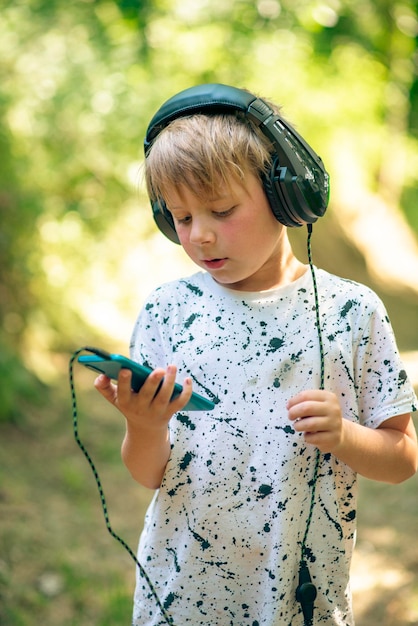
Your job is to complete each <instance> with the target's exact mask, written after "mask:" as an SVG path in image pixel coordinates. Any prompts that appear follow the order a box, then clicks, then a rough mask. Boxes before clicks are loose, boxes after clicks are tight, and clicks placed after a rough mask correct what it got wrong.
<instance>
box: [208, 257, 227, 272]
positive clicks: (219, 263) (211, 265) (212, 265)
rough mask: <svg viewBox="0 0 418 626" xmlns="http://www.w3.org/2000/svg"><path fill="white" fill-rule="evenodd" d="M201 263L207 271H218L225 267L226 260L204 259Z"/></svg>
mask: <svg viewBox="0 0 418 626" xmlns="http://www.w3.org/2000/svg"><path fill="white" fill-rule="evenodd" d="M203 263H204V265H205V266H206V267H207V268H208V270H218V269H220V268H221V267H223V266H224V265H225V263H226V259H204V260H203Z"/></svg>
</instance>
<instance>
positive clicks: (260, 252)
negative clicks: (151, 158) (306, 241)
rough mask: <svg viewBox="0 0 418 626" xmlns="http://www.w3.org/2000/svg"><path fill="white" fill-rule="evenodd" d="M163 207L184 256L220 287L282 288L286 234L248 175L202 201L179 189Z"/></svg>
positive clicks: (260, 191)
mask: <svg viewBox="0 0 418 626" xmlns="http://www.w3.org/2000/svg"><path fill="white" fill-rule="evenodd" d="M168 196H169V197H168V199H167V201H166V204H167V207H168V209H169V211H170V212H171V214H172V216H173V220H174V225H175V228H176V231H177V235H178V238H179V240H180V243H181V245H182V246H183V248H184V250H185V251H186V253H187V254H188V256H189V257H190V258H191V259H192V261H194V262H195V263H196V265H198V266H199V267H201V268H202V269H204V270H206V271H207V272H209V274H211V276H212V277H213V278H214V279H215V280H216V281H217V282H218V283H220V284H221V285H224V286H225V287H228V288H230V289H236V290H238V291H263V290H266V289H272V288H273V287H276V286H278V285H280V284H281V277H282V272H283V265H282V263H283V261H284V259H283V245H282V244H283V240H284V237H285V236H286V234H285V233H286V229H285V227H284V226H282V225H281V224H280V223H279V222H278V221H277V220H276V218H275V217H274V215H273V213H272V211H271V208H270V206H269V203H268V201H267V197H266V195H265V192H264V189H263V186H262V184H261V182H260V181H259V179H258V178H257V177H256V176H254V175H253V174H249V175H247V177H246V186H245V187H243V185H242V184H240V183H239V182H238V181H232V182H231V184H230V185H228V186H225V187H222V188H221V189H220V190H219V195H218V196H217V197H216V198H210V199H207V198H206V199H204V198H200V197H199V196H197V195H196V194H195V193H194V192H192V191H191V190H190V189H189V188H187V187H185V186H184V185H181V186H180V187H179V188H177V189H172V190H171V192H170V193H169V194H168Z"/></svg>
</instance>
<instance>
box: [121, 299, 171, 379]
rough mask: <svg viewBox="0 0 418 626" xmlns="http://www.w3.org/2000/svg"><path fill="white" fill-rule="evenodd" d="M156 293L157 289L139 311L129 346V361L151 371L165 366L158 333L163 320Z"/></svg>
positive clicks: (161, 341)
mask: <svg viewBox="0 0 418 626" xmlns="http://www.w3.org/2000/svg"><path fill="white" fill-rule="evenodd" d="M158 291H159V290H158V289H157V290H155V291H154V292H152V293H151V294H150V296H149V297H148V299H147V301H146V302H145V304H144V306H143V308H142V310H141V311H140V313H139V315H138V318H137V320H136V322H135V325H134V328H133V331H132V335H131V341H130V344H129V352H130V357H131V359H132V360H133V361H136V362H137V363H141V364H144V365H147V366H148V367H151V368H152V369H154V368H155V367H165V366H166V365H167V363H166V354H165V350H164V346H163V340H162V337H161V333H160V324H162V323H163V320H162V319H161V317H162V313H161V310H160V306H159V296H158Z"/></svg>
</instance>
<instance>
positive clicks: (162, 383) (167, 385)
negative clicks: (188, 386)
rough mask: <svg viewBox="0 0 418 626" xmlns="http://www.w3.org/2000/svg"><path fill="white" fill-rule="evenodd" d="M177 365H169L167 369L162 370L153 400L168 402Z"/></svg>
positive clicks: (161, 402)
mask: <svg viewBox="0 0 418 626" xmlns="http://www.w3.org/2000/svg"><path fill="white" fill-rule="evenodd" d="M176 374H177V367H176V366H175V365H169V366H168V367H167V370H166V371H165V372H164V371H163V377H161V378H160V379H159V381H158V386H157V388H156V389H155V391H156V392H157V393H156V395H155V397H154V401H156V402H157V403H159V404H168V403H169V402H170V400H171V396H172V395H173V391H174V385H175V382H176Z"/></svg>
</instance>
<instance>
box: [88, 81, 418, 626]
mask: <svg viewBox="0 0 418 626" xmlns="http://www.w3.org/2000/svg"><path fill="white" fill-rule="evenodd" d="M145 173H146V181H147V187H148V191H149V195H150V198H151V201H152V204H153V211H154V216H155V219H156V222H157V224H158V226H159V227H160V229H161V230H162V231H163V232H164V233H165V234H166V235H167V236H168V237H169V238H170V239H172V240H173V241H176V242H178V243H180V244H181V245H182V247H183V248H184V250H185V252H186V253H187V254H188V255H189V257H190V258H191V259H192V260H193V261H194V262H195V263H196V265H197V266H198V267H199V268H200V270H203V271H199V272H198V273H196V274H194V275H193V276H191V277H188V278H186V279H182V280H178V281H174V282H172V283H168V284H165V285H162V286H161V287H160V288H159V289H157V290H155V291H154V293H153V294H151V295H150V297H149V299H148V301H147V303H146V304H145V306H144V308H143V310H142V312H141V314H140V315H139V318H138V320H137V323H136V326H135V329H134V332H133V336H132V343H131V356H132V358H133V359H134V360H136V361H139V362H145V363H146V364H148V365H149V366H151V367H152V368H154V369H153V372H152V374H150V376H149V378H148V379H147V381H146V383H145V384H144V386H143V387H142V389H141V390H140V392H139V393H137V394H136V393H134V392H132V391H131V388H130V373H129V372H128V371H127V370H122V371H121V374H120V377H119V380H118V385H117V386H116V385H113V384H112V383H111V382H110V380H109V379H108V378H106V377H105V376H100V377H99V378H98V379H97V380H96V387H97V388H98V390H99V391H100V392H101V393H102V394H103V396H104V397H105V398H107V399H108V400H109V401H110V402H112V403H113V404H114V405H115V406H117V407H118V408H119V409H120V411H121V412H122V413H123V414H124V416H125V418H126V436H125V439H124V442H123V446H122V456H123V460H124V462H125V464H126V466H127V467H128V469H129V470H130V472H131V474H132V476H133V477H134V478H135V479H136V480H137V481H138V482H139V483H141V484H142V485H145V486H146V487H149V488H151V489H156V490H157V492H156V494H155V497H154V500H153V502H152V504H151V505H150V508H149V510H148V512H147V516H146V520H145V526H144V531H143V533H142V536H141V540H140V545H139V552H138V555H139V556H138V558H139V561H140V562H141V563H142V564H143V565H144V567H145V570H146V572H147V574H148V576H149V579H150V581H151V582H152V587H153V589H155V591H156V594H157V595H158V597H159V599H160V602H161V604H162V605H163V606H162V607H161V605H159V606H157V604H156V601H155V597H154V596H153V594H152V593H151V591H150V586H149V585H148V583H147V581H145V580H144V579H143V577H142V576H140V575H138V580H137V587H136V592H135V605H134V618H133V624H134V625H135V626H157V625H160V624H164V623H173V624H175V625H176V626H183V625H185V624H190V625H192V626H215V625H219V626H221V625H222V626H224V625H234V626H241V625H242V626H244V625H245V626H247V625H248V626H256V625H262V624H264V625H266V626H273V625H283V626H285V625H289V626H290V625H292V626H298V625H300V626H302V625H303V624H306V625H308V624H313V623H323V624H337V625H340V626H343V625H344V626H349V625H352V624H354V621H353V615H352V608H351V598H350V590H349V567H350V560H351V555H352V550H353V546H354V540H355V524H356V522H355V517H356V493H357V492H356V474H357V473H360V474H362V475H363V476H366V477H368V478H371V479H374V480H380V481H385V482H389V483H398V482H401V481H403V480H405V479H407V478H408V477H410V476H411V475H413V474H414V472H415V471H416V469H417V441H416V435H415V430H414V427H413V424H412V420H411V411H413V410H415V402H416V398H415V396H414V393H413V390H412V387H411V385H410V383H409V381H408V379H407V377H406V375H405V372H404V370H403V368H402V364H401V362H400V360H399V356H398V351H397V348H396V344H395V341H394V337H393V334H392V331H391V328H390V325H389V321H388V319H387V315H386V313H385V310H384V308H383V305H382V304H381V302H380V301H379V299H378V298H377V296H376V295H375V294H374V293H373V292H371V291H370V290H369V289H367V288H366V287H364V286H361V285H358V284H355V283H353V282H351V281H347V280H343V279H340V278H337V277H335V276H333V275H330V274H328V273H326V272H324V271H321V270H318V269H316V268H314V267H313V266H312V263H310V266H309V265H304V264H303V263H301V262H300V261H299V260H298V259H297V258H296V257H295V255H294V254H293V251H292V248H291V246H290V243H289V239H288V235H287V226H298V225H301V224H308V229H309V230H310V229H311V224H312V223H313V222H314V221H315V220H316V219H317V218H318V217H320V216H321V215H322V214H323V213H324V211H325V208H326V204H327V199H328V177H327V174H326V172H325V170H324V169H323V165H322V162H321V160H320V159H319V157H317V155H316V154H315V153H314V152H313V150H312V149H311V148H310V146H308V145H307V144H306V142H304V140H303V139H302V138H301V137H300V136H299V135H298V134H297V133H296V131H294V129H292V127H291V126H290V125H288V124H287V122H285V120H283V118H282V117H280V115H279V114H278V112H277V111H276V110H274V109H273V108H272V106H271V105H270V104H269V103H267V102H265V101H263V100H260V99H258V98H256V97H255V96H253V95H252V94H248V92H246V91H242V90H238V89H234V88H232V87H227V86H224V85H203V86H200V87H195V88H191V89H190V90H186V91H184V92H181V93H180V94H178V95H177V96H175V97H174V98H172V99H170V100H169V101H168V102H167V103H165V104H164V105H163V107H162V108H161V109H160V111H159V112H157V114H156V115H155V116H154V118H153V120H152V122H151V124H150V126H149V129H148V133H147V139H146V163H145ZM177 373H179V375H180V377H181V378H182V379H183V380H184V383H183V392H182V393H181V395H180V396H178V397H177V398H176V399H175V400H172V401H170V396H171V392H172V389H173V385H174V382H175V379H176V375H177ZM192 383H193V388H194V389H195V390H196V391H198V392H200V393H202V394H203V395H207V396H209V397H210V398H211V399H213V400H214V402H215V409H214V410H213V411H208V412H202V413H200V412H197V413H191V412H185V411H183V410H182V409H183V407H184V406H185V405H186V404H187V402H188V400H189V398H190V395H191V392H192ZM160 385H161V386H160ZM161 609H162V610H161Z"/></svg>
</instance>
